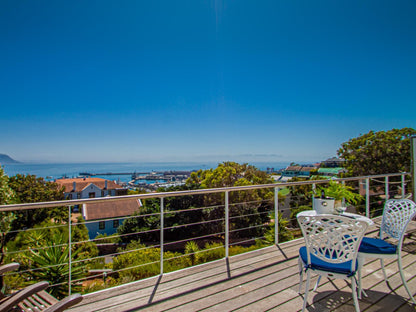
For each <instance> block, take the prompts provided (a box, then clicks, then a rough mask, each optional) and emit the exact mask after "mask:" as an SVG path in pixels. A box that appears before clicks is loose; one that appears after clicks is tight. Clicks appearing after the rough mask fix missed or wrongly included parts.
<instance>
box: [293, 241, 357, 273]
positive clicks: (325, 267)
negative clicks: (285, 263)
mask: <svg viewBox="0 0 416 312" xmlns="http://www.w3.org/2000/svg"><path fill="white" fill-rule="evenodd" d="M299 255H300V257H301V259H302V261H303V263H305V264H307V263H308V252H307V250H306V247H305V246H303V247H301V248H300V249H299ZM355 267H356V268H357V267H358V264H356V266H355ZM311 268H312V269H313V270H322V271H328V272H332V273H339V274H345V275H348V276H352V275H354V273H355V272H353V271H351V261H347V262H343V263H330V262H326V261H324V260H321V259H319V258H318V257H316V256H314V255H313V254H311Z"/></svg>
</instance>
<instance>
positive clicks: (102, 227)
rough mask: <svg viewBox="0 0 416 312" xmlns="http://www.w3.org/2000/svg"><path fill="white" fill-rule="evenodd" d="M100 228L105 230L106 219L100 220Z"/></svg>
mask: <svg viewBox="0 0 416 312" xmlns="http://www.w3.org/2000/svg"><path fill="white" fill-rule="evenodd" d="M98 228H99V229H100V230H104V229H105V221H100V222H98Z"/></svg>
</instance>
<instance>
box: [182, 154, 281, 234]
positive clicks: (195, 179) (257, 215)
mask: <svg viewBox="0 0 416 312" xmlns="http://www.w3.org/2000/svg"><path fill="white" fill-rule="evenodd" d="M186 183H187V184H188V185H199V186H200V187H201V188H203V189H205V188H221V187H231V186H248V185H258V184H270V183H273V180H272V178H271V177H270V175H269V174H267V173H266V172H264V171H261V170H258V169H257V168H256V167H254V166H252V165H248V164H238V163H235V162H224V163H220V164H219V165H218V167H217V168H215V169H209V170H199V171H197V172H193V173H192V174H191V176H190V178H189V179H188V180H187V182H186ZM271 198H273V192H272V190H271V189H258V190H249V191H238V192H237V191H235V192H230V193H229V203H230V220H231V221H230V230H231V231H232V232H231V237H232V238H238V237H256V236H261V235H263V233H264V229H263V228H262V227H259V225H261V224H264V223H266V222H268V221H269V215H268V211H270V210H271V208H272V202H271V201H270V199H271ZM223 205H224V194H223V193H218V194H207V195H205V197H204V206H205V207H213V208H211V209H207V210H206V211H205V214H206V219H207V220H215V219H217V220H220V219H221V218H224V208H223V207H222V206H223ZM209 227H210V229H211V231H210V232H212V233H220V232H222V231H223V224H222V223H216V224H210V225H209ZM242 228H245V230H241V229H242Z"/></svg>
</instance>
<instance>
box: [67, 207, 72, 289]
mask: <svg viewBox="0 0 416 312" xmlns="http://www.w3.org/2000/svg"><path fill="white" fill-rule="evenodd" d="M71 210H72V207H71V206H68V253H69V255H68V258H69V259H68V295H71V290H72V282H71V281H72V228H71Z"/></svg>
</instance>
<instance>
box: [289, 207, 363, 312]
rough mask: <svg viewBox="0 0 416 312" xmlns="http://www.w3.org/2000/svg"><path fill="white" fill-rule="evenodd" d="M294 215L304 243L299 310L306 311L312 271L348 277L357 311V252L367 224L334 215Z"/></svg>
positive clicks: (300, 262)
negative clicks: (300, 308)
mask: <svg viewBox="0 0 416 312" xmlns="http://www.w3.org/2000/svg"><path fill="white" fill-rule="evenodd" d="M297 219H298V222H299V225H300V228H301V229H302V233H303V236H304V238H305V245H306V246H304V247H301V248H300V249H299V274H300V281H299V293H301V290H302V282H303V271H305V272H306V275H307V279H306V288H305V294H304V301H303V308H302V311H305V308H306V304H307V299H308V292H309V285H310V274H311V271H312V272H314V273H316V274H318V275H319V277H320V276H324V277H328V278H341V279H345V280H351V288H352V297H353V300H354V306H355V310H356V311H360V307H359V304H358V297H357V282H356V272H357V270H358V264H357V254H358V246H359V244H360V242H361V240H362V238H363V236H364V233H365V231H366V230H367V226H368V224H367V223H366V222H365V221H359V220H355V219H353V218H349V217H344V216H337V215H316V216H302V215H301V213H300V214H298V216H297Z"/></svg>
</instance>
